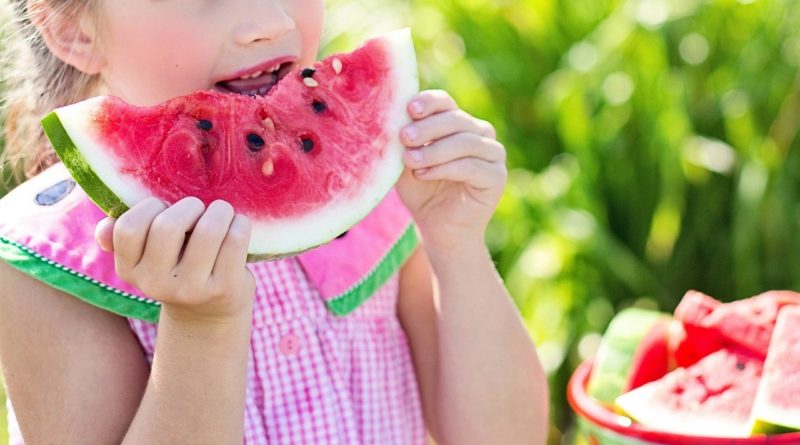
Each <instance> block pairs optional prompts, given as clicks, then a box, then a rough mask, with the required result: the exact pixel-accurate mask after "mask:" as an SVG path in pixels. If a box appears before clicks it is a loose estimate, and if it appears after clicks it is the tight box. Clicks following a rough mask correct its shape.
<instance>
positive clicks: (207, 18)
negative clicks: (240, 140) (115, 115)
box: [97, 0, 324, 106]
mask: <svg viewBox="0 0 800 445" xmlns="http://www.w3.org/2000/svg"><path fill="white" fill-rule="evenodd" d="M323 2H324V0H102V12H101V14H100V18H99V20H100V27H99V29H98V31H97V32H98V46H99V50H100V54H101V55H102V57H103V59H104V62H105V63H104V64H103V66H102V69H101V72H100V75H101V76H102V78H103V81H104V83H105V84H106V86H107V88H108V93H109V94H113V95H116V96H119V97H122V98H123V99H125V100H126V101H128V102H129V103H132V104H134V105H140V106H143V105H155V104H157V103H160V102H162V101H164V100H166V99H169V98H171V97H174V96H179V95H183V94H188V93H190V92H192V91H195V90H205V89H217V90H221V91H233V92H238V93H242V94H256V93H257V94H264V93H265V91H267V90H268V89H269V88H270V87H271V85H272V84H273V83H274V81H275V79H276V78H277V77H281V76H283V75H285V74H286V73H287V72H288V71H290V70H291V69H292V68H295V67H304V66H310V65H312V64H313V63H314V61H315V58H316V54H317V50H318V49H319V41H320V39H321V37H322V26H323V16H324V12H323V11H324V5H323ZM276 69H277V71H275V72H273V73H270V72H272V71H274V70H276ZM259 73H262V74H261V75H259V76H257V77H256V78H253V79H247V77H252V76H253V75H257V74H259Z"/></svg>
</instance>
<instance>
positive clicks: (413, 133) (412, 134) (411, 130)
mask: <svg viewBox="0 0 800 445" xmlns="http://www.w3.org/2000/svg"><path fill="white" fill-rule="evenodd" d="M403 133H405V135H406V137H407V138H408V140H410V141H413V140H416V139H417V137H418V136H419V130H417V129H416V128H415V127H406V129H405V130H403Z"/></svg>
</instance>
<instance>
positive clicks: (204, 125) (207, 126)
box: [197, 119, 214, 131]
mask: <svg viewBox="0 0 800 445" xmlns="http://www.w3.org/2000/svg"><path fill="white" fill-rule="evenodd" d="M197 128H199V129H201V130H203V131H211V129H212V128H214V124H212V123H211V121H210V120H208V119H200V120H199V121H197Z"/></svg>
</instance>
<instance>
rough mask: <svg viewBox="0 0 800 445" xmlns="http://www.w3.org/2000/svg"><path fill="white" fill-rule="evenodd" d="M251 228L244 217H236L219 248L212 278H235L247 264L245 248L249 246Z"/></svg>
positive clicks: (248, 221)
mask: <svg viewBox="0 0 800 445" xmlns="http://www.w3.org/2000/svg"><path fill="white" fill-rule="evenodd" d="M251 232H252V227H251V225H250V220H249V219H248V218H247V217H246V216H244V215H236V216H235V217H234V218H233V221H232V222H231V226H230V228H229V229H228V233H227V234H226V235H225V240H224V241H222V245H221V246H220V248H219V254H218V255H217V261H216V263H215V264H214V270H213V271H212V272H211V275H212V277H213V278H215V279H216V278H220V277H236V276H238V275H237V274H238V273H240V272H241V271H242V270H243V269H244V268H245V265H246V264H247V247H248V245H249V244H250V235H251Z"/></svg>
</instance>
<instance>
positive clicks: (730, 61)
mask: <svg viewBox="0 0 800 445" xmlns="http://www.w3.org/2000/svg"><path fill="white" fill-rule="evenodd" d="M328 3H329V14H328V31H327V33H326V37H325V40H326V42H325V43H326V51H328V52H329V51H334V50H345V49H350V48H351V47H352V46H353V45H355V44H356V43H357V42H359V41H361V40H362V39H363V38H364V37H365V36H367V35H370V34H372V33H376V32H381V31H384V30H387V29H393V28H396V27H399V26H411V27H412V29H413V32H414V35H415V38H416V42H417V49H418V56H419V62H420V74H421V80H422V84H423V87H425V88H443V89H445V90H447V91H449V92H450V93H451V94H452V95H453V96H454V97H455V98H456V99H457V101H458V102H459V103H460V105H461V106H462V107H463V108H464V109H465V110H467V111H469V112H470V113H472V114H474V115H476V116H479V117H482V118H485V119H487V120H490V121H491V122H493V123H494V124H495V125H496V127H497V128H498V132H499V138H500V139H501V140H502V141H503V142H504V143H505V144H506V147H507V149H508V153H509V161H508V164H509V169H510V172H511V174H510V178H509V184H508V189H507V193H506V196H505V198H504V200H503V201H502V203H501V205H500V207H499V209H498V212H497V214H496V218H495V219H494V220H493V222H492V225H491V227H490V230H489V233H488V235H487V240H488V242H489V245H490V247H491V249H492V252H493V254H494V257H495V259H496V264H497V266H498V269H499V270H500V272H501V273H502V275H503V277H504V278H505V280H506V283H507V285H508V287H509V289H510V291H511V293H512V295H513V297H514V299H515V301H516V302H517V304H518V306H519V308H520V310H521V312H522V314H523V317H524V319H525V321H526V323H527V326H528V328H529V330H530V332H531V335H532V336H533V338H534V339H535V341H536V343H537V345H538V347H539V352H540V355H541V357H542V360H543V363H544V365H545V367H546V369H547V371H548V373H549V375H550V383H551V398H552V407H553V408H552V431H551V443H553V444H556V443H571V435H570V434H571V425H572V414H571V413H570V410H569V409H568V407H567V405H566V401H565V397H564V390H565V385H566V382H567V379H568V378H569V376H570V373H571V371H572V370H573V369H574V368H575V367H576V366H577V364H578V363H580V362H581V361H582V360H584V359H586V358H587V357H590V356H591V354H592V353H593V351H594V350H595V348H596V346H597V342H598V341H599V337H600V334H601V333H602V331H603V329H604V328H605V326H606V324H607V323H608V321H609V320H610V318H611V317H612V316H613V315H614V313H616V312H617V311H619V310H620V309H622V308H624V307H627V306H631V305H636V306H640V307H648V308H659V309H661V310H664V311H671V310H672V309H673V308H674V306H675V305H676V304H677V301H678V300H679V299H680V297H681V296H682V295H683V293H684V292H685V291H686V290H687V289H699V290H702V291H704V292H707V293H709V294H711V295H714V296H716V297H718V298H720V299H723V300H730V299H736V298H742V297H747V296H750V295H753V294H755V293H758V292H760V291H763V290H766V289H772V288H793V289H797V288H800V269H799V268H798V265H799V264H798V263H800V259H798V258H797V257H796V256H795V255H794V253H795V252H798V251H800V250H799V249H800V240H798V238H795V237H794V235H793V234H796V233H798V229H800V218H798V217H799V216H800V206H798V192H800V187H798V186H799V185H800V154H798V147H797V146H798V142H797V132H798V126H799V125H800V119H798V116H800V76H799V75H798V66H800V26H798V25H800V4H798V3H797V2H795V1H793V0H771V1H756V0H738V1H737V0H716V1H710V0H709V1H701V0H592V1H587V0H516V1H514V0H499V1H498V0H438V1H436V2H429V1H420V0H410V1H409V0H404V1H401V0H329V2H328ZM0 193H2V192H0Z"/></svg>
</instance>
